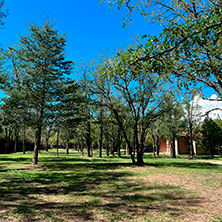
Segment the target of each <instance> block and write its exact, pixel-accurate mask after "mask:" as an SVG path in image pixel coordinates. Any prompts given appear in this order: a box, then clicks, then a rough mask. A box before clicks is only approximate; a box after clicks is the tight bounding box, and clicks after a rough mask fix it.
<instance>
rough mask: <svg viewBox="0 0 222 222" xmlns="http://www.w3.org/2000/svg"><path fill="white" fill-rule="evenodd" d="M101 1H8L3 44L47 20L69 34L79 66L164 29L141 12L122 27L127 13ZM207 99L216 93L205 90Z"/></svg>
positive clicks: (69, 51) (1, 33) (14, 41)
mask: <svg viewBox="0 0 222 222" xmlns="http://www.w3.org/2000/svg"><path fill="white" fill-rule="evenodd" d="M98 2H99V0H82V1H81V0H63V1H61V0H35V1H34V0H5V7H4V8H7V9H9V15H8V17H7V18H6V19H5V26H4V28H3V29H1V30H0V44H2V46H3V47H4V48H6V47H7V46H12V45H14V44H17V43H18V42H19V36H24V35H28V33H29V30H28V27H27V26H26V25H25V24H33V23H34V24H37V25H41V24H44V21H45V19H46V18H47V17H49V19H50V20H51V22H52V23H53V24H54V25H55V28H56V29H57V30H58V31H59V32H60V33H61V34H66V37H67V40H68V44H67V48H66V55H67V58H68V59H69V60H72V61H74V62H75V63H77V64H78V62H79V61H82V60H83V61H88V60H90V59H92V58H96V57H98V56H99V55H100V53H103V52H105V51H107V52H109V53H112V52H115V51H116V50H117V49H118V48H125V47H127V45H129V44H132V43H134V41H135V38H136V36H142V35H144V34H149V35H158V34H159V33H160V31H161V30H162V27H161V26H160V25H158V24H149V23H148V22H147V21H146V20H145V19H144V18H143V17H142V16H140V15H139V14H138V13H134V14H133V16H132V19H133V22H132V23H131V24H130V25H128V26H127V27H126V28H125V29H123V28H122V24H123V19H122V17H123V16H124V15H125V13H126V12H125V11H123V10H120V11H118V10H116V9H115V8H111V7H110V6H109V5H107V4H105V3H102V4H98ZM204 91H205V94H206V96H209V95H211V94H212V93H213V91H212V90H209V89H205V90H204Z"/></svg>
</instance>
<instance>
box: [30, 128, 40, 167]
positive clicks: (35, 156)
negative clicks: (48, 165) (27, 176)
mask: <svg viewBox="0 0 222 222" xmlns="http://www.w3.org/2000/svg"><path fill="white" fill-rule="evenodd" d="M41 133H42V126H41V125H40V126H38V128H37V130H36V133H35V147H34V154H33V158H32V164H38V153H39V150H40V145H41Z"/></svg>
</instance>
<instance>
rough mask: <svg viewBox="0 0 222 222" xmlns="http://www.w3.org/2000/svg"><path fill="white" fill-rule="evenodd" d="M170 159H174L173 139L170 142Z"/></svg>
mask: <svg viewBox="0 0 222 222" xmlns="http://www.w3.org/2000/svg"><path fill="white" fill-rule="evenodd" d="M170 145H171V146H170V157H171V158H176V150H175V138H173V139H172V140H171V144H170Z"/></svg>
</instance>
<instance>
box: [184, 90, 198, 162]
mask: <svg viewBox="0 0 222 222" xmlns="http://www.w3.org/2000/svg"><path fill="white" fill-rule="evenodd" d="M193 90H194V89H193ZM197 98H198V95H197V94H195V93H194V91H191V95H190V96H189V95H185V97H184V102H183V103H184V106H183V108H184V116H183V118H184V124H185V127H186V131H187V133H186V134H187V145H188V147H189V157H190V158H191V159H192V158H193V154H194V148H193V140H194V129H195V127H196V126H197V125H198V124H199V123H200V118H201V112H200V106H199V105H198V99H197Z"/></svg>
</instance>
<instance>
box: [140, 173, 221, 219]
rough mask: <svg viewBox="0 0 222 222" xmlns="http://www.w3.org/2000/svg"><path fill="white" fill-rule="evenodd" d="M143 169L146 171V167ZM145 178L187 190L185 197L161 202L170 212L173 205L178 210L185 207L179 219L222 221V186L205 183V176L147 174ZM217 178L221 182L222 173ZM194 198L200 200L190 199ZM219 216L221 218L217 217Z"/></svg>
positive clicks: (148, 180)
mask: <svg viewBox="0 0 222 222" xmlns="http://www.w3.org/2000/svg"><path fill="white" fill-rule="evenodd" d="M141 170H142V171H143V172H144V169H141ZM144 180H145V181H146V183H160V184H161V183H162V184H167V185H170V186H175V187H179V188H180V189H183V190H184V191H185V197H184V199H182V200H181V199H177V200H172V201H165V202H164V203H162V204H161V205H162V207H166V208H167V207H168V208H169V209H168V211H169V212H170V208H172V206H173V205H174V207H175V209H177V210H182V209H184V214H181V215H178V218H177V221H198V222H208V221H209V222H212V221H218V222H219V221H221V218H222V187H221V186H220V187H215V189H214V187H211V186H209V185H207V184H206V185H204V183H205V180H206V177H205V176H201V175H200V176H197V175H195V176H194V175H191V176H188V175H171V174H170V175H169V174H168V175H167V174H157V175H149V176H145V177H144ZM215 180H221V181H220V182H221V183H222V174H218V175H216V176H215ZM190 198H191V199H190ZM192 198H193V200H198V201H193V202H192V201H190V200H192ZM185 206H186V207H185ZM159 207H161V206H159ZM172 210H173V209H172ZM171 213H172V212H171ZM217 216H220V217H221V218H220V219H218V220H217V219H215V218H216V217H217Z"/></svg>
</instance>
